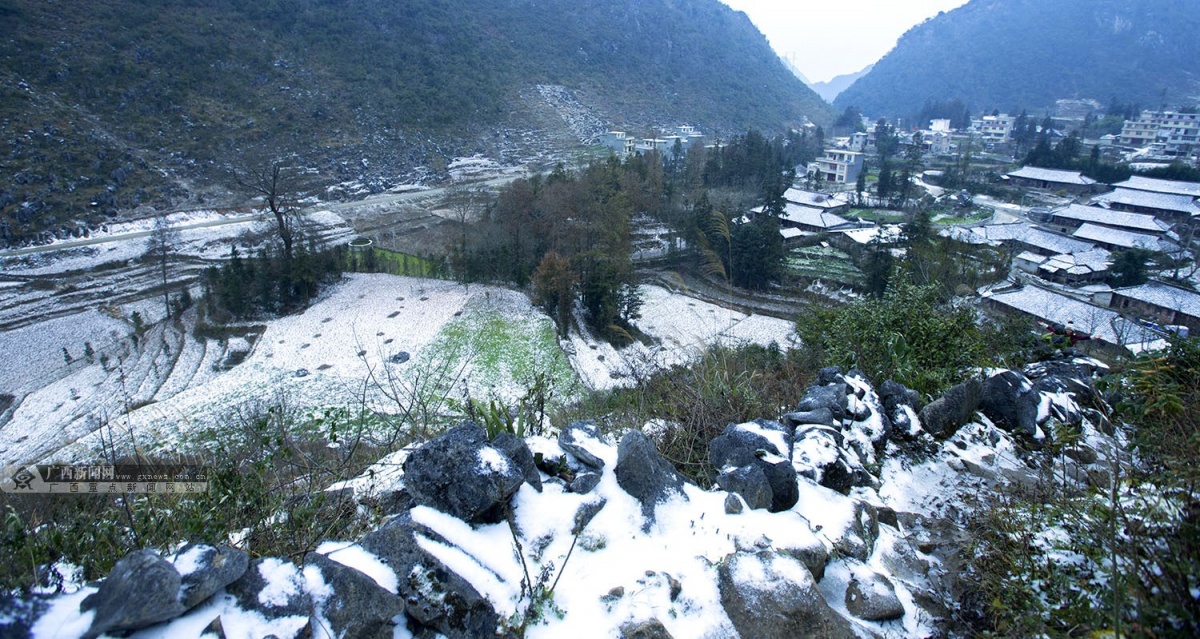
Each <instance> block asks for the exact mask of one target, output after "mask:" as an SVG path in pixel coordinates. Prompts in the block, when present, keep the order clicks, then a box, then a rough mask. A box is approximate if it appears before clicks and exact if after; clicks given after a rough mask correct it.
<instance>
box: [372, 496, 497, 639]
mask: <svg viewBox="0 0 1200 639" xmlns="http://www.w3.org/2000/svg"><path fill="white" fill-rule="evenodd" d="M418 534H420V535H422V536H424V537H426V538H428V539H430V540H432V541H437V542H439V543H445V544H447V545H450V544H448V542H447V541H446V540H445V539H443V538H442V537H441V536H440V535H437V534H436V533H433V532H432V531H429V530H427V529H425V528H424V527H422V526H420V525H419V524H417V523H416V522H414V521H413V520H412V516H411V515H410V514H409V513H402V514H401V515H399V516H397V517H395V518H393V519H392V520H390V521H388V522H387V523H386V524H384V525H383V526H381V527H379V528H378V529H376V530H374V531H372V532H370V533H368V534H367V535H366V536H364V537H363V538H362V541H361V542H359V545H361V546H362V547H363V548H364V549H365V550H367V551H368V552H370V553H372V554H374V555H375V556H376V557H379V559H380V561H382V562H383V563H384V564H386V565H387V566H388V567H389V568H391V569H392V571H393V572H395V573H396V576H397V577H399V582H400V583H399V594H400V596H401V597H402V598H403V600H404V606H405V612H407V613H408V615H409V616H411V617H412V618H413V619H415V620H416V621H417V622H418V623H420V624H421V625H423V626H426V627H429V628H432V629H434V630H436V631H438V632H440V633H442V634H444V635H446V637H448V638H449V639H473V638H475V637H491V636H493V635H494V634H495V631H496V624H498V623H499V622H500V618H499V616H497V615H496V612H495V610H493V609H492V607H491V604H489V603H488V601H487V599H485V598H484V597H483V596H482V595H480V594H479V592H478V591H476V590H475V588H474V587H472V586H471V584H470V582H468V581H467V580H465V579H463V578H462V577H461V576H459V575H458V574H456V573H455V572H453V571H451V570H450V569H449V568H447V567H446V566H445V565H443V564H442V563H441V562H440V561H438V560H437V559H436V558H434V557H432V556H430V555H428V554H426V553H425V551H424V550H422V549H421V547H420V545H418V543H417V539H416V535H418Z"/></svg>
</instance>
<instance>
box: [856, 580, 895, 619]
mask: <svg viewBox="0 0 1200 639" xmlns="http://www.w3.org/2000/svg"><path fill="white" fill-rule="evenodd" d="M846 610H847V611H849V612H850V614H852V615H854V616H855V617H858V618H859V619H864V620H866V621H891V620H892V619H899V618H901V617H903V616H904V605H903V604H901V603H900V599H899V598H898V597H896V587H895V586H893V585H892V582H890V581H888V579H887V577H884V576H883V575H880V574H877V573H875V574H872V575H870V576H869V577H867V578H866V579H858V578H854V579H851V580H850V586H849V587H848V588H846Z"/></svg>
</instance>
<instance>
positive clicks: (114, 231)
mask: <svg viewBox="0 0 1200 639" xmlns="http://www.w3.org/2000/svg"><path fill="white" fill-rule="evenodd" d="M167 220H168V222H169V223H170V225H171V226H172V227H173V228H175V229H176V230H178V231H179V241H178V242H177V243H176V244H175V247H174V248H175V252H176V253H177V254H179V255H182V256H186V257H198V258H203V259H220V258H225V257H228V256H229V247H230V245H231V244H233V243H235V242H237V241H238V240H239V238H241V237H242V236H245V235H247V234H261V233H263V232H269V231H270V230H271V228H270V224H271V222H270V221H268V220H267V219H266V218H265V217H264V216H263V214H261V213H252V214H244V213H243V214H222V213H218V212H216V211H185V212H181V213H172V214H171V215H168V216H167ZM301 226H302V227H303V228H305V229H306V230H308V231H310V232H314V233H316V234H318V235H321V236H323V237H327V238H335V237H336V238H344V239H346V240H349V239H350V238H351V237H353V236H354V232H353V231H352V230H351V229H350V227H349V226H347V225H346V222H345V220H343V219H342V218H341V217H340V216H338V215H337V214H335V213H332V212H330V211H314V212H311V213H306V214H304V215H303V216H302V222H301ZM153 227H154V219H153V218H146V219H141V220H133V221H130V222H120V223H114V224H108V225H105V226H104V227H102V228H101V229H100V230H98V231H96V232H95V233H93V234H92V235H91V237H88V238H72V239H69V240H57V241H56V242H54V243H52V244H50V245H48V249H49V250H40V251H39V252H36V253H27V254H23V255H15V254H17V253H19V252H20V251H19V250H18V251H0V266H2V267H3V269H4V270H5V271H7V272H10V273H13V274H19V275H22V276H32V275H42V276H44V275H54V274H57V273H65V272H68V271H81V270H86V269H90V268H93V267H95V266H97V265H100V264H105V263H109V262H125V261H129V260H134V259H138V258H140V257H142V256H143V255H144V254H145V253H146V242H147V240H146V236H147V235H148V234H149V232H150V231H151V230H152V229H153Z"/></svg>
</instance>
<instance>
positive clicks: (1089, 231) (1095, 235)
mask: <svg viewBox="0 0 1200 639" xmlns="http://www.w3.org/2000/svg"><path fill="white" fill-rule="evenodd" d="M1071 236H1072V237H1076V238H1079V239H1081V240H1087V241H1090V242H1096V243H1098V244H1106V245H1109V246H1119V247H1121V248H1143V249H1147V250H1150V251H1163V252H1171V251H1173V250H1174V249H1175V246H1174V245H1173V244H1172V243H1170V242H1167V241H1165V240H1163V239H1161V238H1159V237H1157V236H1155V235H1147V234H1145V233H1131V232H1129V231H1122V230H1120V229H1110V228H1108V227H1107V226H1098V225H1096V224H1084V225H1083V226H1081V227H1079V228H1078V229H1076V230H1075V232H1074V233H1072V234H1071Z"/></svg>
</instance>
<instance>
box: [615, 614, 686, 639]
mask: <svg viewBox="0 0 1200 639" xmlns="http://www.w3.org/2000/svg"><path fill="white" fill-rule="evenodd" d="M621 639H673V638H672V637H671V633H669V632H667V628H666V626H664V625H663V624H662V622H661V621H659V620H657V619H647V620H646V621H636V622H635V621H631V622H629V623H627V624H624V625H622V626H621Z"/></svg>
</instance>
